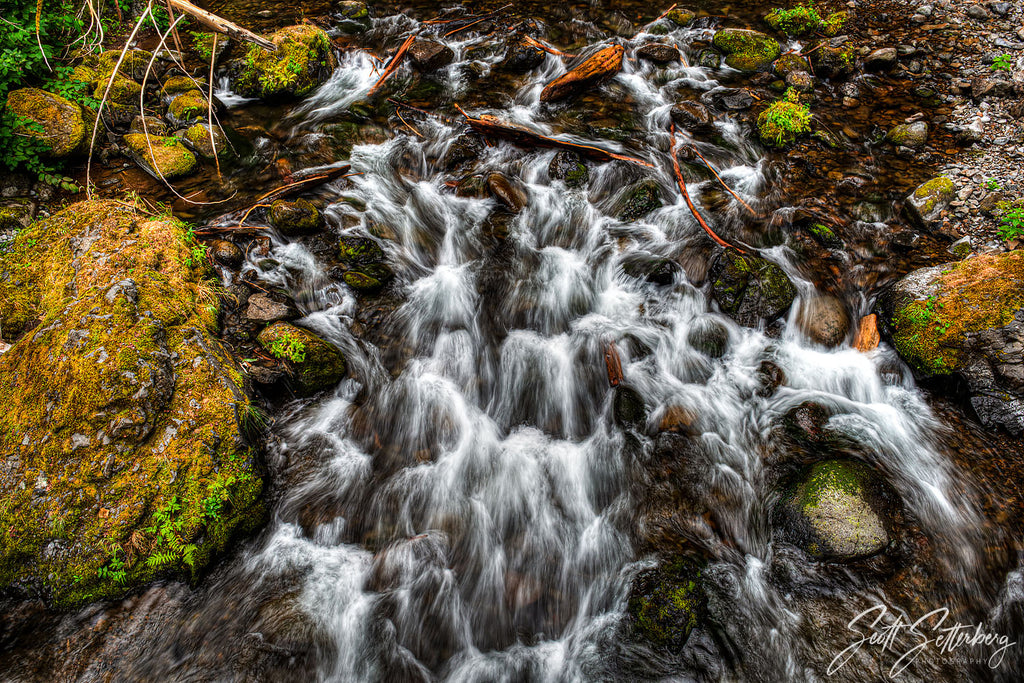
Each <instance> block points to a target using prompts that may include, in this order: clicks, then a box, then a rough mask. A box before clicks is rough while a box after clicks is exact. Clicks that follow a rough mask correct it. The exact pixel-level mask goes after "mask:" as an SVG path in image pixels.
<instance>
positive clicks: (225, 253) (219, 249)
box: [207, 240, 245, 268]
mask: <svg viewBox="0 0 1024 683" xmlns="http://www.w3.org/2000/svg"><path fill="white" fill-rule="evenodd" d="M207 246H209V248H210V255H211V256H212V257H213V259H214V260H215V261H216V262H217V263H220V264H223V265H225V266H227V267H229V268H237V267H239V266H240V265H242V261H244V260H245V254H243V253H242V250H241V249H239V248H238V245H236V244H235V243H234V242H229V241H227V240H213V241H212V242H210V243H209V245H207Z"/></svg>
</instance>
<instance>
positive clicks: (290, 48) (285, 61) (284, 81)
mask: <svg viewBox="0 0 1024 683" xmlns="http://www.w3.org/2000/svg"><path fill="white" fill-rule="evenodd" d="M270 40H271V41H273V43H274V44H275V45H277V51H276V52H267V51H266V50H264V49H263V48H261V47H259V46H257V45H250V46H249V48H248V52H247V53H246V56H245V57H244V58H243V59H242V60H240V61H239V62H237V63H236V64H235V65H234V69H233V70H234V71H235V72H236V74H237V75H236V78H235V81H234V87H235V90H236V91H238V93H239V94H240V95H244V96H245V97H262V98H264V99H275V98H282V97H303V96H305V95H308V94H309V93H310V92H311V91H312V90H313V88H315V87H316V86H318V85H320V84H321V83H323V82H324V81H325V80H327V77H328V76H330V75H331V71H332V70H333V69H334V67H335V64H336V60H335V59H334V53H333V52H332V51H331V41H330V39H329V38H328V37H327V34H326V33H324V32H323V30H321V29H319V28H316V27H315V26H312V25H310V24H302V25H300V26H288V27H286V28H283V29H281V30H279V31H277V32H276V33H274V34H273V35H272V36H270Z"/></svg>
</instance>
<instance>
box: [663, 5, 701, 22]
mask: <svg viewBox="0 0 1024 683" xmlns="http://www.w3.org/2000/svg"><path fill="white" fill-rule="evenodd" d="M696 16H697V14H696V13H695V12H693V10H688V9H674V10H672V11H670V12H669V13H668V14H666V15H665V18H666V19H668V20H669V21H671V22H672V23H673V24H675V25H676V26H689V25H690V24H691V23H693V20H694V18H695V17H696Z"/></svg>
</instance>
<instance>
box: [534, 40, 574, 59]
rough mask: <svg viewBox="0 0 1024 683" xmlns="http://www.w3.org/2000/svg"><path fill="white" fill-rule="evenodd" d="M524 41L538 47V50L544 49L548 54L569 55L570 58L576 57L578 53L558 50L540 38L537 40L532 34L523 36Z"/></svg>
mask: <svg viewBox="0 0 1024 683" xmlns="http://www.w3.org/2000/svg"><path fill="white" fill-rule="evenodd" d="M523 42H524V43H526V44H527V45H531V46H533V47H535V48H537V49H538V50H544V52H547V53H548V54H552V55H555V56H556V57H567V58H569V59H576V55H571V54H569V53H568V52H562V51H561V50H556V49H555V48H553V47H551V46H550V45H548V44H546V43H542V42H540V41H539V40H537V39H535V38H531V37H530V36H523Z"/></svg>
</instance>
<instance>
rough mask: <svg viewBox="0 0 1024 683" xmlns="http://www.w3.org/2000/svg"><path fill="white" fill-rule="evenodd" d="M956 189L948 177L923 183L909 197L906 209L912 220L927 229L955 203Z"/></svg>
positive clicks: (940, 177)
mask: <svg viewBox="0 0 1024 683" xmlns="http://www.w3.org/2000/svg"><path fill="white" fill-rule="evenodd" d="M955 196H956V187H955V186H954V185H953V181H952V180H951V179H949V178H947V177H946V176H939V177H937V178H932V179H931V180H929V181H927V182H925V183H922V184H921V185H920V186H919V187H918V188H917V189H916V190H914V191H913V192H911V193H910V195H908V196H907V199H906V203H905V204H904V208H905V209H906V211H907V214H908V215H909V216H910V218H911V220H913V221H914V222H915V223H917V224H918V225H919V226H921V227H922V228H926V227H928V226H929V225H931V224H932V223H934V222H936V221H937V220H939V218H941V217H942V210H943V209H945V208H946V206H948V205H949V203H950V202H951V201H953V197H955Z"/></svg>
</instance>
